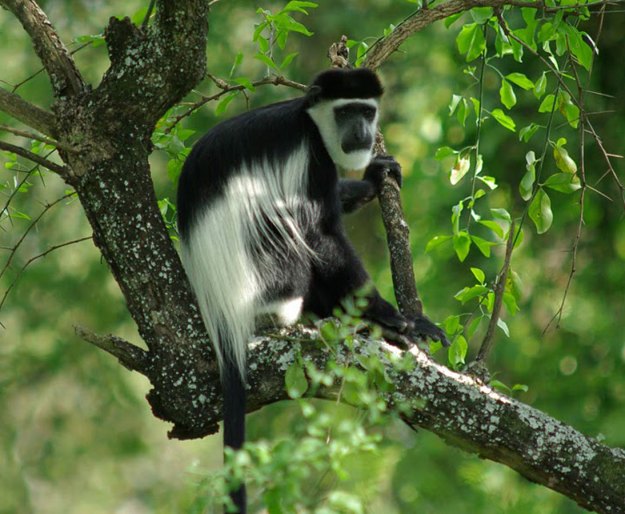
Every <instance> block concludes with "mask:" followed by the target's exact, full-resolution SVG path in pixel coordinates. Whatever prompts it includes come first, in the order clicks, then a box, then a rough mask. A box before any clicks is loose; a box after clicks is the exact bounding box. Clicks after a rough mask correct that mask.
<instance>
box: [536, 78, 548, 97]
mask: <svg viewBox="0 0 625 514" xmlns="http://www.w3.org/2000/svg"><path fill="white" fill-rule="evenodd" d="M546 90H547V74H546V73H545V72H543V74H542V75H541V76H540V77H539V79H538V80H537V81H536V85H535V86H534V96H535V97H536V98H537V99H539V100H540V99H541V98H542V96H543V95H544V94H545V91H546Z"/></svg>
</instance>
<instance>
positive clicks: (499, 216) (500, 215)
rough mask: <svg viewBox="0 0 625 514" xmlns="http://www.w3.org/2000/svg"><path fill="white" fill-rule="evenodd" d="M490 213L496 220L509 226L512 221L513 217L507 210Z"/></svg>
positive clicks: (493, 210)
mask: <svg viewBox="0 0 625 514" xmlns="http://www.w3.org/2000/svg"><path fill="white" fill-rule="evenodd" d="M490 212H491V214H492V215H493V218H495V219H496V220H501V221H505V222H507V223H508V224H509V223H510V222H511V221H512V217H511V216H510V213H509V212H508V211H507V210H506V209H491V210H490Z"/></svg>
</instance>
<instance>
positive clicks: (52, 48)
mask: <svg viewBox="0 0 625 514" xmlns="http://www.w3.org/2000/svg"><path fill="white" fill-rule="evenodd" d="M0 4H1V5H3V6H5V7H6V8H7V9H9V10H10V11H11V12H12V13H13V14H14V15H15V17H16V18H17V19H18V20H19V21H20V23H21V24H22V26H23V27H24V30H25V31H26V32H27V33H28V35H29V36H30V39H31V40H32V42H33V45H34V47H35V52H36V53H37V55H38V57H39V59H40V60H41V63H42V64H43V67H44V68H45V69H46V71H47V73H48V75H49V76H50V82H51V83H52V90H53V91H54V96H56V97H57V98H61V97H65V96H72V95H77V94H79V93H81V92H82V91H84V89H85V83H84V81H83V79H82V77H81V76H80V72H79V71H78V69H77V68H76V65H75V64H74V60H73V59H72V57H71V55H70V53H69V52H68V51H67V48H65V45H64V44H63V42H62V41H61V39H60V38H59V35H58V34H57V32H56V30H55V29H54V27H53V26H52V23H51V22H50V20H49V19H48V17H47V16H46V14H45V13H44V12H43V11H42V10H41V8H40V7H39V5H38V4H37V2H35V1H34V0H0Z"/></svg>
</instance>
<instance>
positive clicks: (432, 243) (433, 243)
mask: <svg viewBox="0 0 625 514" xmlns="http://www.w3.org/2000/svg"><path fill="white" fill-rule="evenodd" d="M450 239H451V236H434V237H433V238H432V239H430V240H429V241H428V244H427V245H425V251H426V252H427V253H429V252H431V251H432V250H434V249H435V248H438V247H439V246H441V245H442V244H443V243H446V242H447V241H449V240H450Z"/></svg>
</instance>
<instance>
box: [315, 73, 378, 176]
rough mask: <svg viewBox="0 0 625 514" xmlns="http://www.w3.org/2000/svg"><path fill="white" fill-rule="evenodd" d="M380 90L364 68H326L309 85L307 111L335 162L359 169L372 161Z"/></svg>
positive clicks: (345, 166)
mask: <svg viewBox="0 0 625 514" xmlns="http://www.w3.org/2000/svg"><path fill="white" fill-rule="evenodd" d="M382 93H383V89H382V85H381V84H380V80H379V79H378V77H377V75H376V74H375V73H373V72H372V71H371V70H368V69H366V68H360V69H357V70H341V69H332V70H328V71H325V72H323V73H321V74H319V75H318V76H317V77H316V78H315V80H314V81H313V83H312V84H311V86H310V88H309V90H308V93H307V94H306V105H307V109H306V111H307V112H308V114H309V116H310V117H311V118H312V120H313V121H314V123H315V125H316V126H317V128H318V130H319V133H320V134H321V138H322V140H323V144H324V146H325V147H326V150H327V151H328V154H329V155H330V157H331V159H332V160H333V161H334V163H335V164H336V165H338V166H340V167H342V168H345V169H350V170H351V169H362V168H364V167H366V166H367V164H369V162H370V161H371V158H372V157H373V144H374V142H375V132H376V129H377V125H378V110H379V108H378V105H379V99H380V96H382Z"/></svg>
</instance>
